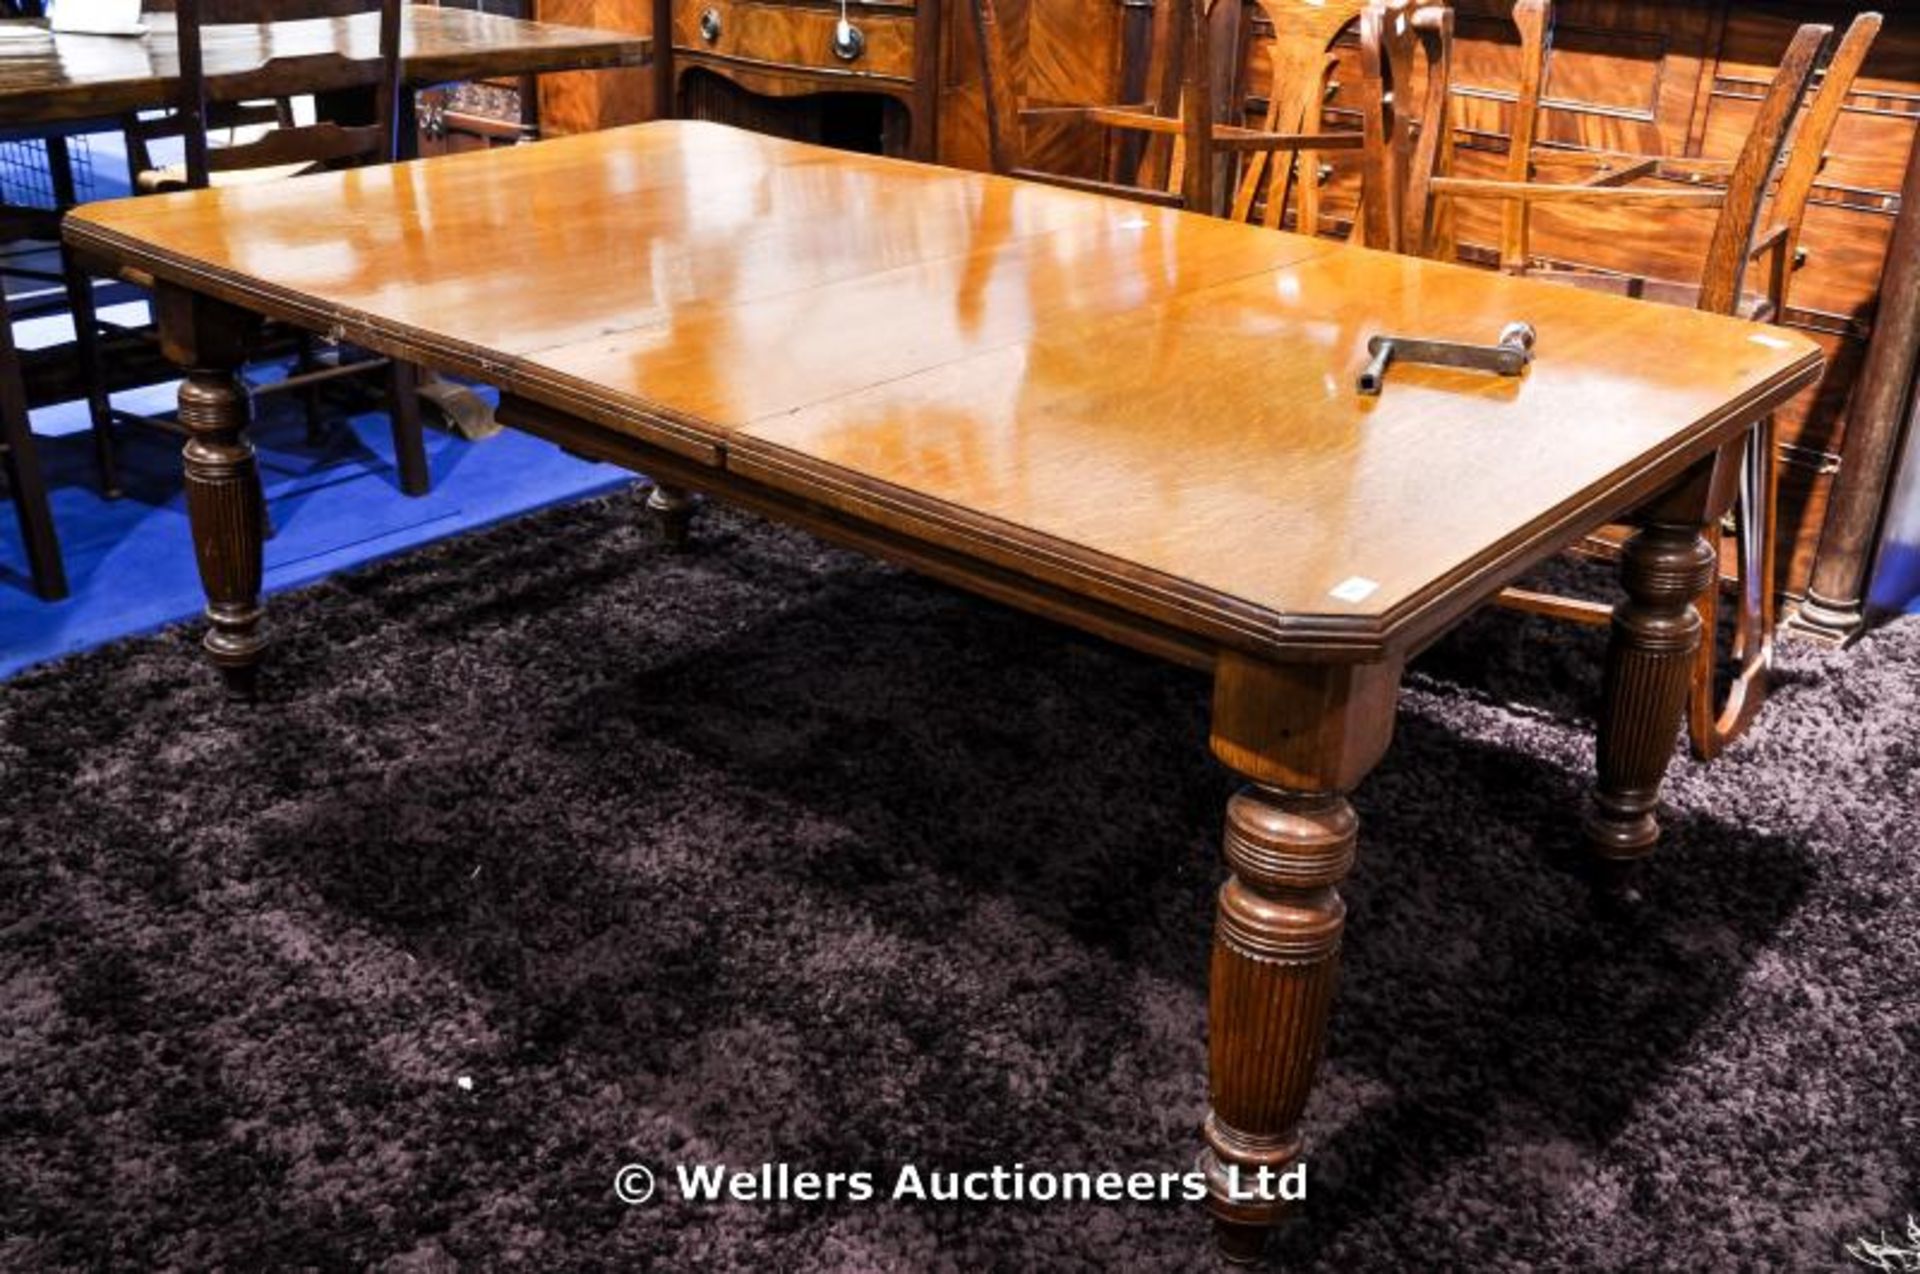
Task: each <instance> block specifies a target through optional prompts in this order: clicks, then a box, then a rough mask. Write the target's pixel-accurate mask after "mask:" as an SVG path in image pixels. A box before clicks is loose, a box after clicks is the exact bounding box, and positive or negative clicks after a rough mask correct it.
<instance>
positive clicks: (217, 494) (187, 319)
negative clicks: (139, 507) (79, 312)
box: [155, 288, 267, 694]
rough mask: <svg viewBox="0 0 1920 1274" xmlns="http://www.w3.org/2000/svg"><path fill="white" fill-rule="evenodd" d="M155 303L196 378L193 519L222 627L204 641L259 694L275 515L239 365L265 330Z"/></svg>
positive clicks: (184, 301) (168, 300)
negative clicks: (266, 554)
mask: <svg viewBox="0 0 1920 1274" xmlns="http://www.w3.org/2000/svg"><path fill="white" fill-rule="evenodd" d="M155 299H156V304H157V308H158V309H159V311H160V322H161V343H162V347H163V348H164V349H165V350H166V352H167V356H168V357H169V358H171V359H172V360H173V361H174V362H175V363H176V364H178V365H179V366H180V367H181V368H182V370H183V371H184V372H185V373H186V381H185V383H184V384H182V385H181V386H180V424H181V426H182V427H183V428H184V429H185V430H186V431H187V445H186V447H185V449H184V451H183V452H182V456H183V459H184V462H185V468H186V492H187V518H188V521H189V522H190V523H191V525H192V528H193V549H194V556H195V558H196V560H197V561H198V563H199V567H200V583H201V586H202V588H204V589H205V591H206V594H207V619H208V620H209V621H210V623H211V625H212V626H211V627H210V628H209V629H208V630H207V635H206V638H205V640H204V643H203V644H204V645H205V646H206V650H207V655H208V657H209V658H210V659H212V661H213V664H214V666H215V667H217V668H219V669H220V671H221V673H222V674H223V675H224V676H225V677H226V679H227V683H228V685H230V686H231V687H232V688H233V689H234V690H235V691H236V692H238V693H241V694H251V693H252V692H253V689H254V683H255V678H256V673H257V669H258V667H259V663H260V657H261V654H262V652H263V651H264V650H265V649H266V644H267V640H266V634H265V631H264V629H263V626H262V618H263V616H264V614H265V611H264V608H263V607H262V606H261V603H260V577H261V554H262V542H263V538H264V534H265V529H266V519H265V516H264V513H265V501H264V499H263V497H262V494H261V490H260V473H259V469H258V466H257V465H256V464H255V462H254V455H253V444H252V443H250V442H248V441H247V437H246V429H247V424H248V419H247V417H248V399H247V394H246V390H245V389H244V387H243V386H242V385H241V384H240V380H239V369H240V365H241V363H242V362H243V361H244V360H245V357H246V350H247V346H248V343H249V341H250V339H251V337H252V335H253V332H254V330H255V326H256V324H255V321H254V320H253V319H252V318H251V317H250V316H248V315H246V314H245V313H244V312H242V311H239V310H235V309H232V308H231V307H227V306H223V305H220V304H218V303H216V302H212V301H208V300H205V299H203V298H200V297H196V296H193V295H192V294H190V293H184V292H180V291H178V290H177V289H172V288H165V289H163V290H162V291H161V292H160V293H159V295H158V296H157V297H156V298H155Z"/></svg>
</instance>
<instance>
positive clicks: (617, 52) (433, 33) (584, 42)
mask: <svg viewBox="0 0 1920 1274" xmlns="http://www.w3.org/2000/svg"><path fill="white" fill-rule="evenodd" d="M144 21H145V22H146V25H147V27H148V33H147V34H146V35H145V36H142V37H139V38H137V39H135V38H129V37H127V36H109V35H73V34H70V33H67V32H61V33H58V34H54V35H49V36H48V37H47V38H45V39H44V40H30V39H26V38H22V37H21V33H22V32H24V31H27V30H29V29H34V28H41V29H44V27H45V25H46V24H45V23H44V22H39V21H28V20H12V21H6V22H0V127H10V126H19V125H34V126H46V125H51V124H58V123H62V122H68V121H77V120H99V119H112V118H114V117H117V116H120V115H125V114H129V113H131V112H135V111H143V110H157V109H161V108H164V107H167V106H171V105H172V104H173V101H174V87H175V85H176V83H177V82H178V80H179V77H180V63H179V57H178V53H177V51H176V49H175V45H174V35H173V15H172V14H170V13H150V14H148V15H147V16H146V18H145V19H144ZM218 35H219V38H218V39H214V38H212V35H211V34H210V36H209V39H208V42H207V48H206V65H207V73H208V75H209V76H210V77H212V78H214V79H216V80H217V79H218V78H219V77H220V76H221V75H223V74H237V73H239V72H242V71H249V70H256V69H258V68H259V67H261V66H262V65H264V64H265V63H266V62H267V61H268V59H269V57H272V58H291V57H301V56H305V55H310V54H314V53H326V52H333V51H335V50H340V51H343V52H346V53H349V54H358V55H360V56H364V57H368V58H371V57H374V56H376V54H377V53H378V51H379V40H380V15H379V14H377V13H364V14H356V15H354V16H352V17H347V18H331V19H324V20H320V19H316V20H312V21H306V22H276V23H274V24H273V25H272V26H270V27H252V28H241V27H230V28H219V29H218ZM651 46H652V41H651V40H650V39H649V38H648V37H646V36H634V35H623V34H620V33H618V32H613V31H590V30H587V29H586V28H584V27H568V26H555V25H553V24H551V23H542V22H521V21H518V20H516V19H513V18H503V17H498V16H495V15H492V14H485V13H475V12H472V11H471V10H467V9H441V8H434V7H430V6H426V5H408V6H407V9H406V26H405V28H404V30H403V31H402V33H401V40H400V53H401V58H402V60H403V61H404V63H405V70H404V72H403V74H404V76H405V79H406V82H407V83H408V84H409V85H412V86H415V87H419V86H422V85H428V84H441V83H445V82H447V81H449V80H470V79H480V78H483V77H485V76H489V75H528V74H533V73H535V72H539V71H562V70H594V69H597V68H604V67H618V66H639V65H641V64H642V63H644V62H645V61H646V60H647V58H648V55H649V52H650V49H651Z"/></svg>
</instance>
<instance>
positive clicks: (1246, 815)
mask: <svg viewBox="0 0 1920 1274" xmlns="http://www.w3.org/2000/svg"><path fill="white" fill-rule="evenodd" d="M1399 677H1400V669H1399V667H1398V665H1365V666H1349V665H1327V666H1300V667H1276V666H1271V665H1264V664H1259V663H1255V662H1253V661H1250V660H1244V659H1242V658H1240V657H1238V656H1225V657H1223V659H1222V661H1221V664H1220V667H1219V670H1218V672H1217V673H1216V677H1215V682H1214V720H1213V750H1214V753H1215V755H1217V756H1218V757H1219V758H1220V759H1221V760H1222V761H1223V762H1225V763H1226V764H1227V765H1228V766H1230V767H1232V769H1233V770H1234V771H1235V772H1237V773H1238V774H1240V775H1241V776H1242V777H1244V778H1246V779H1248V780H1250V782H1249V784H1248V785H1247V786H1246V787H1244V788H1242V789H1241V790H1240V791H1239V792H1238V793H1237V794H1236V795H1235V796H1234V797H1233V798H1232V800H1231V801H1229V802H1228V805H1227V827H1226V835H1225V854H1226V860H1227V866H1228V868H1229V870H1230V872H1231V875H1229V876H1228V878H1227V881H1226V883H1225V884H1224V885H1223V886H1221V889H1220V896H1219V907H1218V912H1217V915H1216V919H1215V926H1214V945H1213V962H1212V970H1211V976H1210V992H1209V1002H1208V1017H1209V1039H1208V1067H1209V1072H1210V1080H1211V1084H1210V1087H1211V1091H1212V1100H1211V1110H1210V1111H1209V1113H1208V1115H1207V1121H1206V1129H1205V1136H1206V1147H1205V1149H1204V1150H1202V1151H1201V1155H1200V1167H1201V1170H1202V1171H1203V1172H1204V1173H1205V1174H1206V1177H1207V1183H1208V1194H1209V1204H1208V1206H1209V1208H1210V1210H1211V1212H1212V1213H1213V1217H1214V1232H1215V1237H1216V1240H1217V1241H1218V1244H1219V1247H1220V1251H1221V1254H1222V1255H1223V1256H1225V1257H1227V1258H1228V1259H1230V1260H1238V1261H1251V1260H1255V1259H1257V1258H1258V1256H1259V1255H1260V1252H1261V1249H1262V1248H1263V1247H1264V1246H1265V1243H1266V1237H1267V1233H1268V1231H1269V1229H1270V1228H1271V1227H1272V1226H1273V1225H1274V1224H1276V1223H1277V1222H1278V1221H1279V1220H1280V1219H1281V1218H1282V1216H1283V1215H1284V1213H1285V1211H1286V1209H1287V1208H1288V1207H1289V1206H1291V1204H1292V1203H1293V1202H1294V1200H1293V1199H1290V1198H1288V1197H1287V1194H1288V1190H1287V1189H1285V1188H1283V1186H1284V1185H1286V1184H1287V1183H1286V1182H1285V1180H1284V1179H1285V1177H1286V1174H1287V1173H1288V1170H1289V1169H1290V1168H1292V1167H1293V1166H1294V1165H1295V1164H1297V1163H1299V1161H1300V1160H1301V1158H1302V1155H1303V1153H1304V1149H1305V1147H1304V1144H1303V1140H1302V1137H1301V1132H1300V1122H1301V1116H1302V1115H1303V1114H1304V1113H1305V1111H1306V1106H1307V1097H1308V1095H1309V1093H1311V1092H1312V1090H1313V1081H1314V1075H1315V1073H1316V1071H1317V1070H1318V1068H1319V1065H1320V1058H1321V1055H1322V1054H1323V1053H1324V1052H1325V1049H1326V1036H1327V1020H1328V1017H1329V1015H1330V1014H1331V1012H1332V1009H1333V994H1334V986H1335V983H1336V981H1337V980H1338V975H1339V969H1340V938H1341V932H1342V930H1343V929H1344V928H1345V925H1346V905H1345V904H1344V903H1343V902H1342V901H1341V899H1340V894H1339V889H1338V886H1339V884H1340V882H1341V881H1342V880H1344V879H1345V878H1346V876H1347V873H1348V872H1349V871H1351V870H1352V868H1353V863H1354V846H1355V835H1356V832H1357V830H1358V823H1357V820H1356V819H1355V817H1354V813H1353V807H1352V806H1351V805H1349V804H1348V803H1347V800H1346V796H1345V795H1344V794H1345V793H1346V792H1347V791H1349V790H1351V789H1352V788H1353V787H1354V786H1355V785H1356V784H1357V783H1358V782H1359V781H1360V780H1361V779H1362V778H1363V777H1364V776H1365V775H1366V773H1367V772H1368V771H1369V770H1371V769H1372V768H1373V766H1374V764H1375V763H1376V762H1378V760H1379V759H1380V756H1381V755H1382V753H1384V752H1385V750H1386V746H1387V742H1388V740H1389V739H1390V738H1391V736H1392V730H1393V711H1394V704H1395V700H1396V698H1397V694H1398V688H1399Z"/></svg>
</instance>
